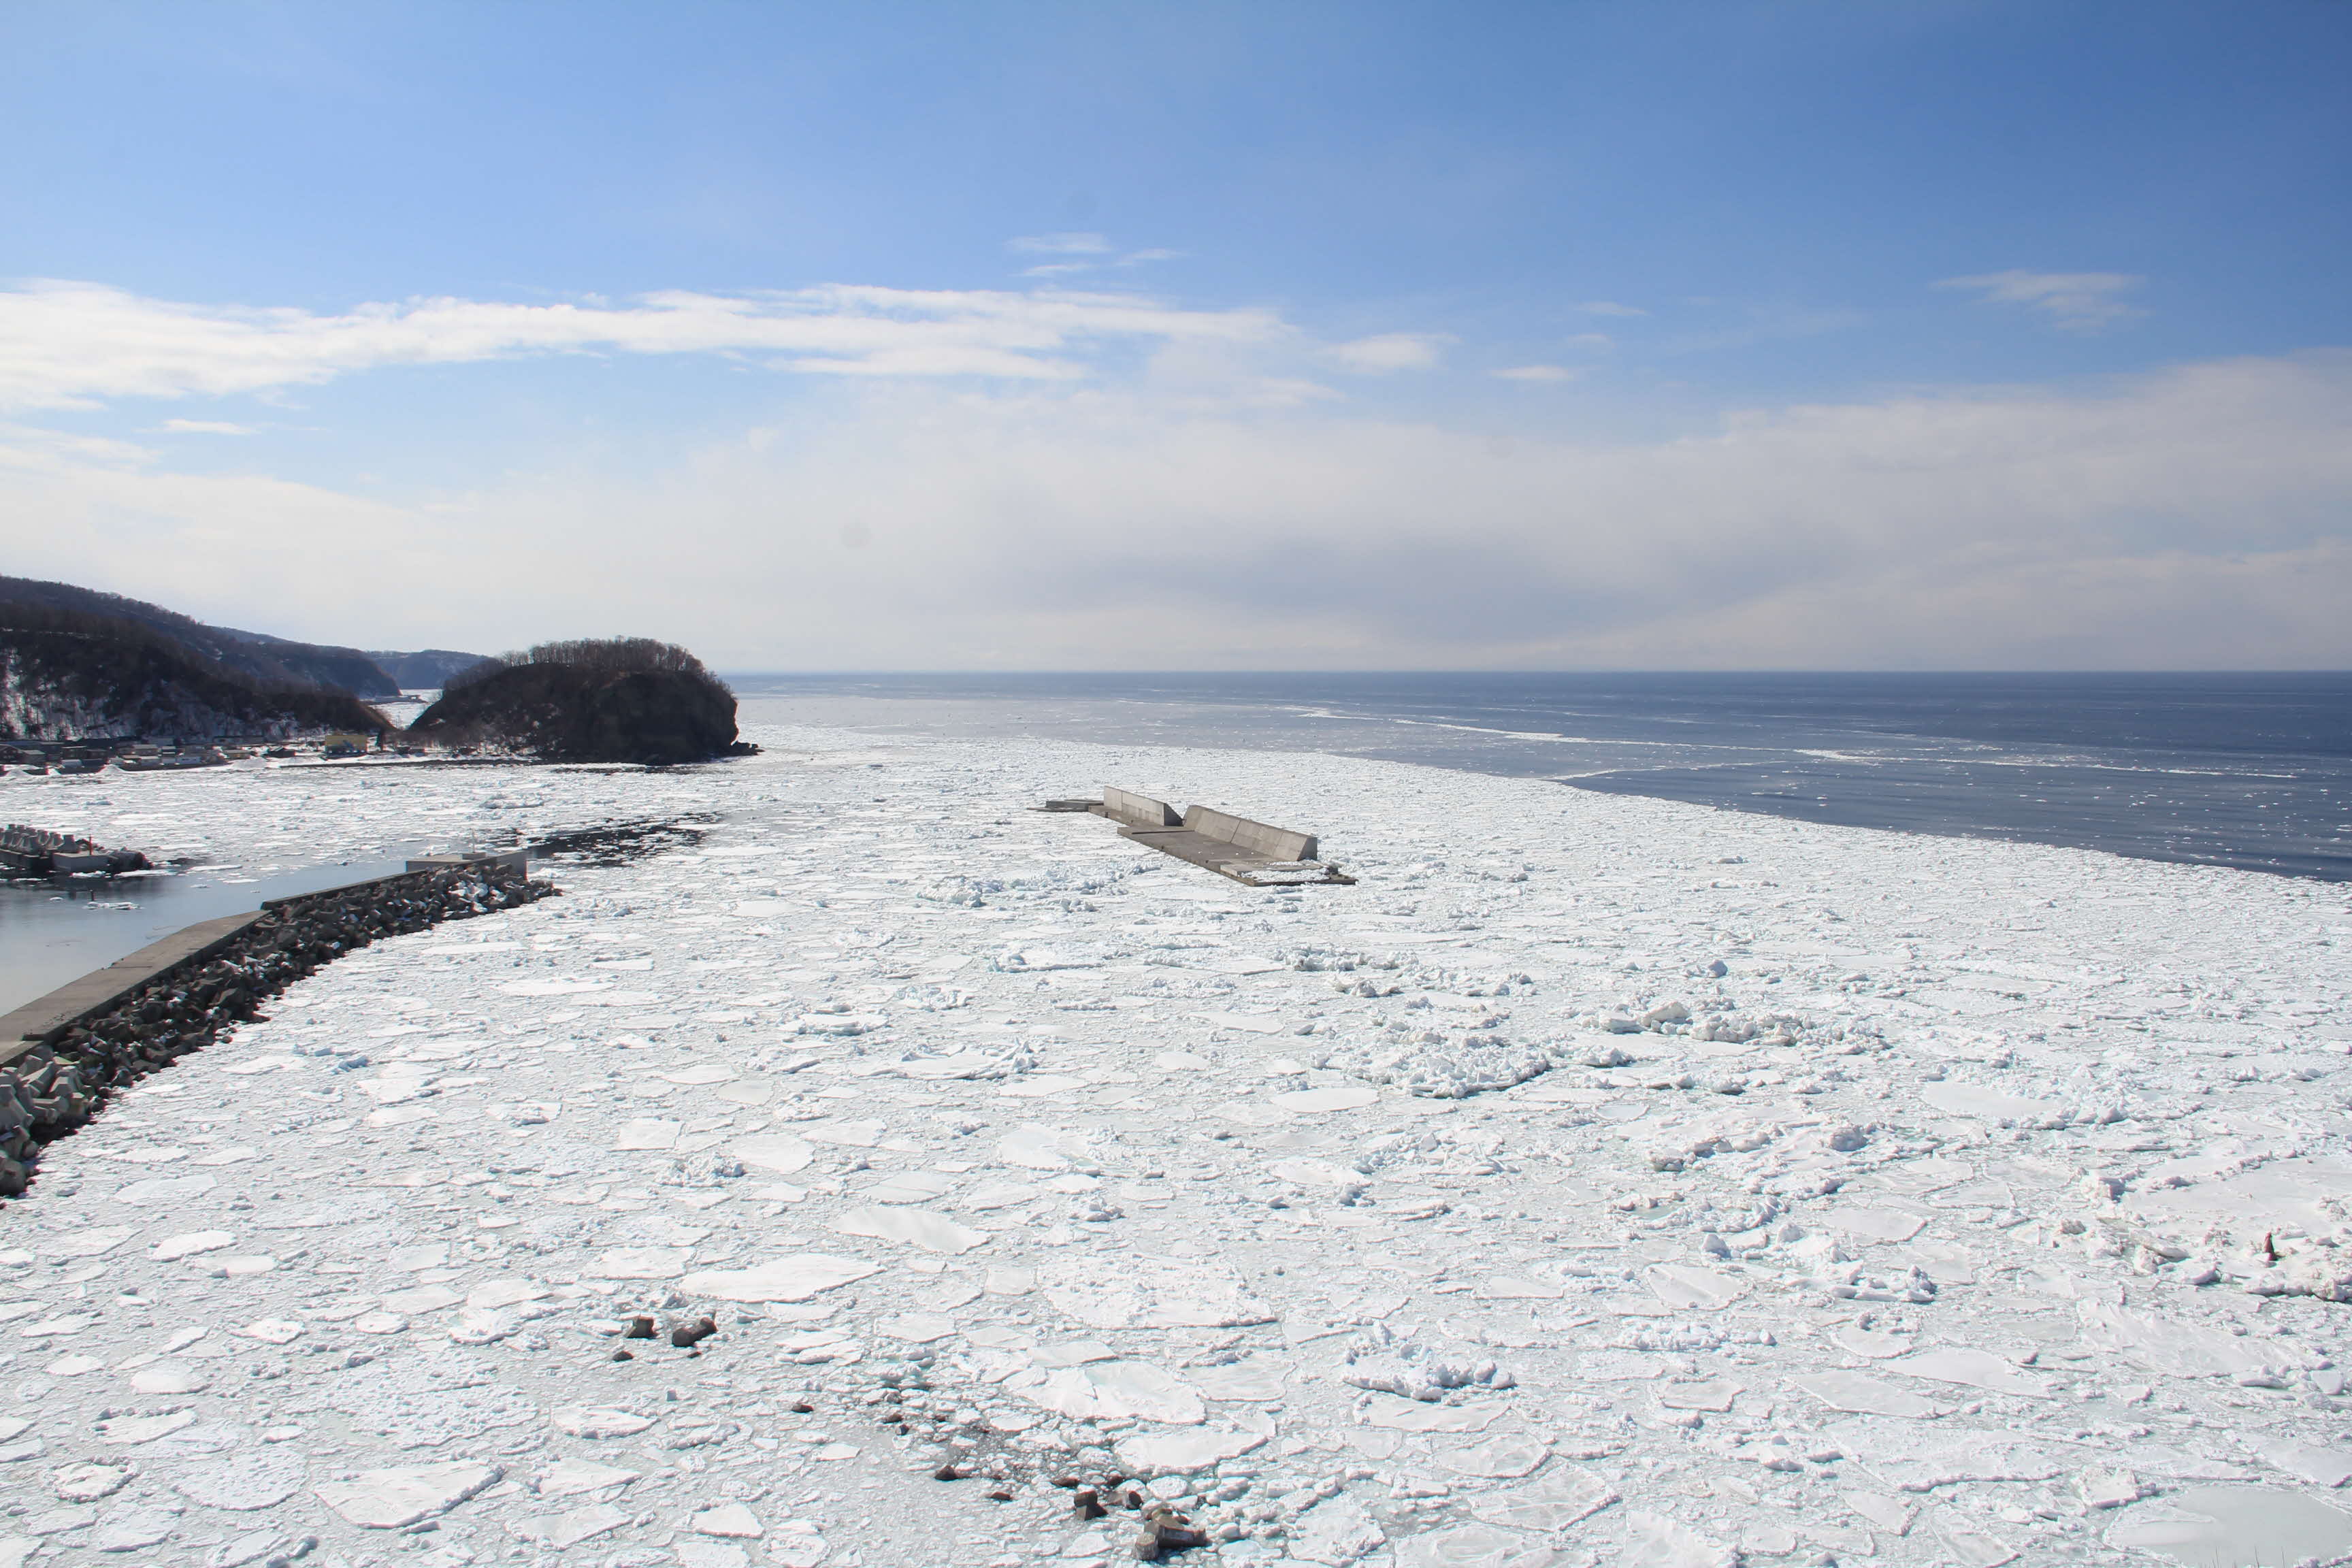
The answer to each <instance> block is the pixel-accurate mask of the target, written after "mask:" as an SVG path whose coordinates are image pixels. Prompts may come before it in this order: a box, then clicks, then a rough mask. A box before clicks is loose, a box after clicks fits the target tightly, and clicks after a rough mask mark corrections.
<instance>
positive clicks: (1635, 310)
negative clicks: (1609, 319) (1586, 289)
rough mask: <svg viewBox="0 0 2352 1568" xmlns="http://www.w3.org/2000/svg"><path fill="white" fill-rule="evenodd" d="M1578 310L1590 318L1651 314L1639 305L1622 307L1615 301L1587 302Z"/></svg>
mask: <svg viewBox="0 0 2352 1568" xmlns="http://www.w3.org/2000/svg"><path fill="white" fill-rule="evenodd" d="M1577 309H1578V310H1581V311H1583V312H1584V313H1585V314H1586V315H1588V316H1646V315H1648V314H1649V313H1650V312H1649V311H1647V310H1643V309H1642V307H1640V306H1639V305H1621V304H1619V303H1618V302H1617V301H1616V300H1586V301H1585V302H1584V303H1583V304H1581V305H1579V306H1578V307H1577Z"/></svg>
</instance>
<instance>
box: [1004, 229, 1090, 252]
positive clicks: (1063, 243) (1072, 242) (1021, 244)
mask: <svg viewBox="0 0 2352 1568" xmlns="http://www.w3.org/2000/svg"><path fill="white" fill-rule="evenodd" d="M1004 247H1005V248H1006V249H1007V250H1020V251H1026V252H1028V253H1029V254H1031V255H1033V256H1102V255H1105V254H1108V251H1109V250H1110V241H1109V240H1108V239H1105V238H1104V237H1102V236H1101V235H1098V234H1030V235H1024V236H1022V237H1020V238H1019V239H1008V240H1006V241H1005V242H1004Z"/></svg>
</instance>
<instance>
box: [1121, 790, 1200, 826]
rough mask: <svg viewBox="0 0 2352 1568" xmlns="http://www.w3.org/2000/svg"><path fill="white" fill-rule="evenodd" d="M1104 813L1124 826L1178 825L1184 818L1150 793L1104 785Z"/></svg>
mask: <svg viewBox="0 0 2352 1568" xmlns="http://www.w3.org/2000/svg"><path fill="white" fill-rule="evenodd" d="M1102 804H1103V815H1104V816H1108V817H1109V818H1110V819H1111V820H1112V821H1113V822H1116V823H1118V825H1119V826H1122V827H1177V826H1182V823H1183V819H1182V818H1181V817H1180V816H1177V815H1176V808H1175V807H1174V806H1172V805H1169V804H1168V803H1167V802H1165V801H1160V800H1154V799H1152V798H1151V797H1150V795H1137V794H1135V793H1134V792H1133V791H1132V790H1123V789H1119V788H1117V787H1115V786H1113V785H1111V784H1105V785H1103V798H1102Z"/></svg>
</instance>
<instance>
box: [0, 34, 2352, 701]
mask: <svg viewBox="0 0 2352 1568" xmlns="http://www.w3.org/2000/svg"><path fill="white" fill-rule="evenodd" d="M1267 13H1272V15H1270V16H1269V15H1268V14H1267ZM2348 67H2352V5H2346V4H2342V3H2340V0H2275V3H2273V0H2253V3H2249V4H2244V5H2167V4H2161V3H2150V0H2133V3H2130V4H2123V3H2113V4H2087V3H2086V4H2079V5H2073V4H2055V5H2053V4H2047V3H2038V4H1992V3H1983V4H1936V3H1930V0H1921V3H1908V4H1902V5H1884V4H1874V5H1832V4H1819V5H1806V4H1779V5H1740V4H1733V3H1717V4H1693V5H1678V4H1671V3H1668V4H1660V3H1650V0H1644V3H1643V4H1632V3H1626V4H1616V5H1596V4H1569V3H1559V4H1552V5H1530V6H1521V5H1444V6H1440V5H1368V4H1350V5H1311V4H1299V5H1284V6H1279V7H1267V6H1263V5H1257V6H1243V5H1230V6H1219V5H1183V6H1176V5H1153V6H1146V5H1044V4H1029V5H859V6H839V5H823V6H818V5H809V6H792V5H662V6H657V7H656V6H650V5H579V4H572V5H522V4H501V5H462V6H458V5H450V6H436V5H396V6H395V5H201V4H199V5H40V4H20V5H16V6H13V7H11V8H9V9H8V10H7V11H6V12H5V14H0V135H5V138H6V142H7V144H8V145H9V146H10V147H11V148H12V149H14V150H15V154H16V155H14V156H12V157H11V158H9V159H7V160H5V162H0V290H5V292H0V400H5V401H0V421H5V425H0V509H5V510H0V543H5V545H6V546H7V547H8V553H9V557H10V563H9V566H8V569H10V570H16V571H19V572H31V573H35V574H43V575H53V576H60V577H66V578H69V579H71V580H74V581H79V582H85V583H89V584H94V585H99V586H104V587H110V588H114V589H117V590H119V591H122V592H128V593H134V594H138V595H142V596H146V597H152V598H155V599H159V600H162V601H163V602H166V603H170V604H173V605H175V606H177V607H181V608H184V609H188V610H191V611H192V612H194V613H198V614H202V615H205V616H211V617H214V618H217V619H222V620H226V621H229V622H231V623H233V624H239V625H249V626H261V627H263V628H265V629H269V630H273V631H280V632H284V633H287V634H289V635H302V636H316V637H332V638H335V639H337V640H350V641H356V642H362V643H367V644H370V645H372V646H388V645H389V646H415V645H419V644H423V643H428V642H429V643H436V644H440V645H443V646H448V645H452V644H454V645H456V646H467V647H504V646H511V645H513V644H515V643H518V642H520V641H524V640H528V639H530V638H532V637H541V636H551V635H580V634H591V633H596V632H603V631H623V630H626V631H646V632H651V633H654V634H656V635H663V636H673V637H679V638H680V639H681V640H686V641H688V642H689V643H693V644H695V645H696V646H698V647H702V648H704V649H705V651H706V652H708V653H709V654H710V655H711V656H712V657H714V658H717V659H718V660H719V661H720V662H722V663H726V664H729V665H731V666H733V667H736V668H888V667H896V668H961V667H1029V668H1080V667H1091V668H1118V667H1121V666H1128V667H1134V666H1144V667H1150V666H1188V667H1197V668H1217V667H1234V668H1284V667H1316V668H1328V667H1348V666H1357V667H1364V666H1370V667H1381V668H1395V667H1401V666H1431V667H1475V666H1503V667H1514V666H1516V667H1553V668H1575V667H1584V666H1601V667H1612V666H1614V667H1636V668H1642V667H1669V666H1685V667H1691V666H1696V667H1758V666H1779V667H1788V666H1801V667H1836V668H1856V667H1859V668H1876V667H1891V668H1919V667H1962V668H1982V667H2014V666H2018V665H2025V666H2035V665H2041V666H2056V667H2085V666H2103V667H2113V666H2174V667H2179V666H2184V665H2185V666H2230V665H2258V666H2259V665H2294V666H2309V665H2328V666H2340V665H2342V664H2344V663H2346V662H2347V658H2352V630H2347V626H2345V625H2343V624H2340V623H2344V622H2347V621H2352V617H2347V616H2342V615H2341V613H2340V605H2342V604H2343V603H2344V602H2345V598H2346V595H2345V590H2346V589H2347V587H2352V546H2348V545H2347V539H2346V537H2345V535H2346V530H2347V523H2346V521H2345V519H2346V517H2347V507H2346V505H2345V503H2346V501H2347V500H2352V475H2347V463H2346V459H2345V458H2343V456H2342V450H2343V448H2345V447H2347V446H2352V443H2347V442H2346V440H2345V436H2346V434H2347V432H2346V430H2345V427H2344V426H2345V415H2346V411H2347V408H2352V367H2347V363H2346V359H2345V357H2344V356H2345V352H2346V346H2347V341H2352V331H2347V320H2346V312H2347V303H2346V289H2345V288H2344V285H2343V275H2344V262H2343V258H2345V257H2346V256H2347V254H2352V244H2347V241H2352V232H2347V230H2352V200H2347V196H2352V192H2347V188H2346V187H2347V150H2352V123H2347V121H2352V94H2347V92H2346V91H2345V90H2344V89H2343V85H2342V84H2343V82H2344V80H2345V79H2346V77H2347V68H2348ZM12 362H13V364H14V367H15V368H14V370H13V371H12V370H11V368H10V366H11V364H12ZM1016 562H1017V563H1021V567H1020V569H1018V570H1015V569H1013V566H1012V565H1011V564H1010V563H1016ZM425 582H436V583H440V584H445V587H444V588H443V589H442V590H441V591H439V592H437V593H436V594H433V595H424V596H422V597H420V595H418V594H417V592H416V589H417V587H418V586H419V585H420V584H424V583H425ZM490 584H503V586H502V587H494V586H491V585H490ZM1139 638H1140V639H1143V641H1144V643H1145V646H1146V647H1147V648H1148V650H1149V652H1150V657H1138V656H1137V655H1136V654H1135V653H1134V652H1133V651H1132V648H1133V647H1134V645H1135V644H1136V642H1137V641H1138V639H1139Z"/></svg>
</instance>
